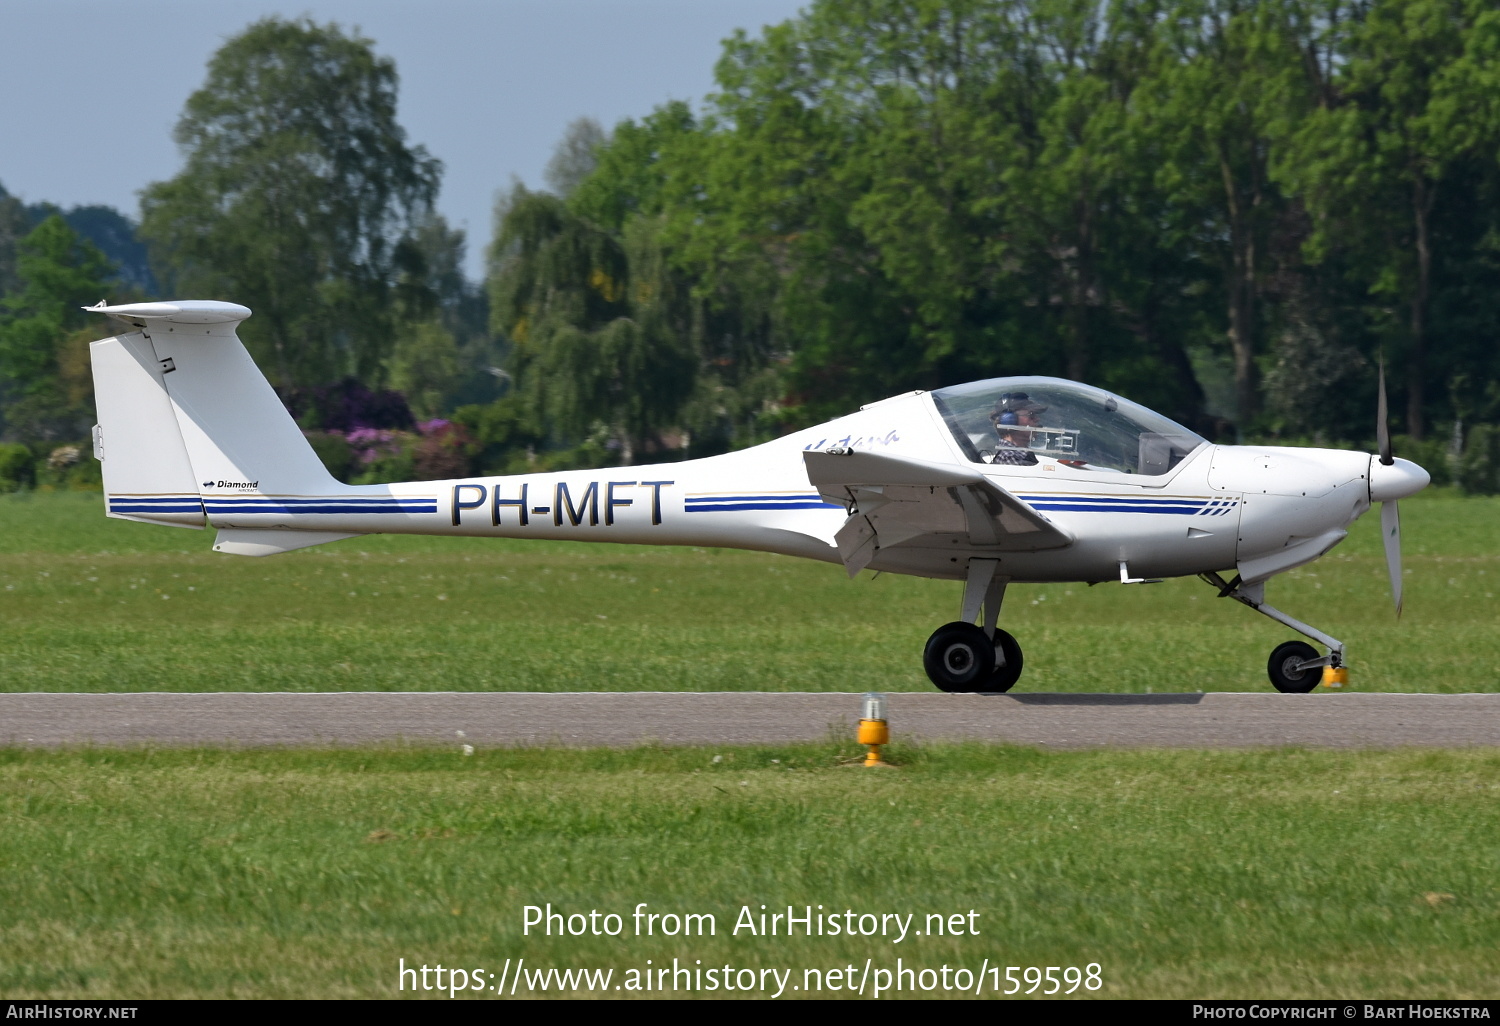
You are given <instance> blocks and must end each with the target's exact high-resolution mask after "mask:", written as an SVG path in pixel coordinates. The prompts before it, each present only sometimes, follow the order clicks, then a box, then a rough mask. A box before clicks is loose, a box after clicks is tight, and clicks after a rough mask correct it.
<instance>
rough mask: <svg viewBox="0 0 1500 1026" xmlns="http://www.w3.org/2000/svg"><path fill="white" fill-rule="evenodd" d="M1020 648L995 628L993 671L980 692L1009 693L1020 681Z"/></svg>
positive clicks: (1008, 636) (1004, 633) (1007, 634)
mask: <svg viewBox="0 0 1500 1026" xmlns="http://www.w3.org/2000/svg"><path fill="white" fill-rule="evenodd" d="M1022 664H1023V660H1022V658H1021V646H1020V645H1018V644H1016V639H1015V638H1014V637H1012V636H1011V635H1010V634H1009V633H1008V632H1006V631H1002V630H1000V629H999V628H998V627H997V628H995V671H994V672H993V673H991V674H990V679H989V680H988V681H987V682H986V683H985V685H984V687H982V688H980V689H979V690H981V691H1009V690H1010V689H1011V688H1012V687H1014V686H1015V683H1016V681H1018V680H1020V679H1021V666H1022Z"/></svg>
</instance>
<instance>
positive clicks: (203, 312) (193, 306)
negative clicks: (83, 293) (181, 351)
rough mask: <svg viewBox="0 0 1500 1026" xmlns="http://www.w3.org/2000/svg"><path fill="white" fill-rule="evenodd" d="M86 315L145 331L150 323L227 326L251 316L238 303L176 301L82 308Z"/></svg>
mask: <svg viewBox="0 0 1500 1026" xmlns="http://www.w3.org/2000/svg"><path fill="white" fill-rule="evenodd" d="M84 309H85V310H87V311H88V312H89V313H102V314H109V316H111V317H118V318H119V319H120V320H122V321H129V322H130V323H131V324H134V325H135V326H136V327H139V328H144V327H146V326H147V324H148V323H149V322H151V321H163V322H165V323H167V324H228V323H230V322H238V321H243V320H244V319H245V318H246V317H249V316H250V308H249V307H247V306H240V304H238V303H221V302H219V301H218V300H214V299H179V300H176V301H175V302H171V303H121V304H119V305H118V306H105V305H104V302H103V301H102V300H101V301H100V302H99V304H98V305H96V306H86V307H84Z"/></svg>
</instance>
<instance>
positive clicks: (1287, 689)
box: [1266, 641, 1326, 695]
mask: <svg viewBox="0 0 1500 1026" xmlns="http://www.w3.org/2000/svg"><path fill="white" fill-rule="evenodd" d="M1325 661H1326V660H1320V659H1319V658H1318V650H1317V649H1315V648H1313V647H1312V646H1311V645H1309V644H1308V643H1307V642H1305V641H1287V642H1283V643H1282V644H1280V645H1277V646H1276V647H1275V648H1274V649H1272V650H1271V660H1270V662H1268V663H1267V664H1266V674H1267V675H1268V676H1269V677H1270V678H1271V685H1272V686H1273V687H1274V688H1275V689H1276V690H1277V691H1280V692H1282V693H1283V694H1294V695H1305V694H1307V693H1308V692H1309V691H1311V690H1312V689H1313V688H1315V687H1317V686H1318V682H1319V681H1321V680H1322V679H1323V663H1324V662H1325Z"/></svg>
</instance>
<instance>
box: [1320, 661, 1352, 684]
mask: <svg viewBox="0 0 1500 1026" xmlns="http://www.w3.org/2000/svg"><path fill="white" fill-rule="evenodd" d="M1348 683H1349V668H1348V667H1347V666H1325V667H1323V686H1324V687H1325V688H1341V687H1344V686H1345V685H1347V684H1348Z"/></svg>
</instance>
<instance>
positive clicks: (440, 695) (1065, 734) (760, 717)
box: [0, 691, 1500, 748]
mask: <svg viewBox="0 0 1500 1026" xmlns="http://www.w3.org/2000/svg"><path fill="white" fill-rule="evenodd" d="M888 701H889V713H888V716H889V722H890V725H891V732H892V735H893V737H894V739H895V740H897V741H900V740H981V741H1003V742H1010V743H1014V744H1025V745H1048V746H1052V747H1057V748H1089V747H1097V746H1125V747H1174V748H1177V747H1191V748H1243V747H1264V746H1276V745H1303V746H1309V747H1317V748H1389V747H1397V746H1403V745H1417V746H1441V747H1449V746H1471V745H1500V694H1467V695H1396V694H1311V695H1280V694H1222V693H1215V694H1175V695H1068V694H1013V695H944V694H940V693H938V692H920V693H912V692H893V693H890V694H889V695H888ZM859 709H860V696H859V694H858V693H836V692H835V693H830V692H819V693H807V692H789V693H769V692H729V691H721V692H708V693H699V692H571V693H562V694H535V693H518V692H500V693H493V692H491V693H458V692H398V693H385V692H353V693H315V694H298V693H288V692H280V693H271V694H251V693H243V692H217V693H210V694H175V693H173V694H169V693H147V694H108V695H85V694H41V693H29V694H4V695H0V744H10V745H21V746H27V747H52V746H59V745H132V746H143V745H216V746H226V747H246V748H248V747H266V746H288V745H326V746H333V745H360V744H380V743H396V742H405V743H415V744H451V745H459V744H471V745H476V746H481V747H494V746H519V745H563V746H574V747H582V746H628V745H637V744H643V743H648V742H658V743H661V744H668V745H733V744H774V743H779V742H789V741H816V740H820V739H823V738H826V737H828V736H829V734H830V731H832V732H837V733H839V734H841V735H843V736H848V735H849V733H850V732H851V731H852V729H853V725H854V722H855V720H856V719H857V717H858V716H859Z"/></svg>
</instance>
